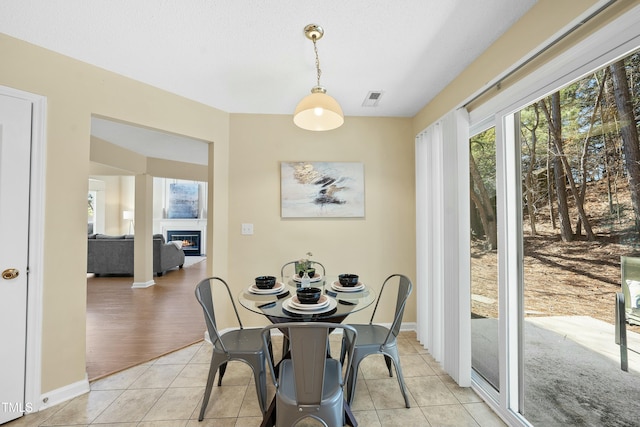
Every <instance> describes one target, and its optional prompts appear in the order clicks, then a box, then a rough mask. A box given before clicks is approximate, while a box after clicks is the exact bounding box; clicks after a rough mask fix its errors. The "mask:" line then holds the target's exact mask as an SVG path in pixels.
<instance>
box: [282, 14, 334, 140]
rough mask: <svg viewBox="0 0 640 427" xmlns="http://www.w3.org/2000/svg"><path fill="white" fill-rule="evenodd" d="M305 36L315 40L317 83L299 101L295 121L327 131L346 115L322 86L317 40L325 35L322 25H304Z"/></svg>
mask: <svg viewBox="0 0 640 427" xmlns="http://www.w3.org/2000/svg"><path fill="white" fill-rule="evenodd" d="M304 34H305V36H306V37H307V38H308V39H309V40H311V41H312V42H313V50H314V52H315V54H316V73H317V85H316V86H314V87H313V88H311V95H307V96H305V97H304V98H302V100H301V101H300V102H299V103H298V106H297V107H296V111H295V113H294V114H293V123H295V124H296V126H298V127H300V128H302V129H306V130H312V131H325V130H332V129H336V128H338V127H340V126H342V124H343V123H344V115H343V114H342V108H340V104H338V101H336V100H335V99H334V98H333V97H331V96H329V95H327V90H326V89H325V88H324V87H322V86H320V75H321V74H322V72H321V71H320V60H319V59H318V48H317V46H316V41H318V40H320V39H321V38H322V36H323V35H324V30H323V29H322V27H320V26H319V25H316V24H309V25H307V26H306V27H304Z"/></svg>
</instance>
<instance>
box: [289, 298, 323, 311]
mask: <svg viewBox="0 0 640 427" xmlns="http://www.w3.org/2000/svg"><path fill="white" fill-rule="evenodd" d="M290 305H291V307H294V308H297V309H298V310H305V311H309V310H317V309H319V308H324V307H326V306H328V305H329V297H328V296H326V295H321V296H320V299H319V300H318V302H317V303H315V304H303V303H301V302H300V300H299V299H298V297H297V296H296V295H294V296H292V297H291V300H290Z"/></svg>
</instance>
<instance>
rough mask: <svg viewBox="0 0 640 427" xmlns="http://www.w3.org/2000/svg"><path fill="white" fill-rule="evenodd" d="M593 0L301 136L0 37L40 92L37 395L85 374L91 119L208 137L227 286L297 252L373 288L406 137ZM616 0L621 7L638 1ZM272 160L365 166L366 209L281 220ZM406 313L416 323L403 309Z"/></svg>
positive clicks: (401, 177) (221, 271) (408, 190)
mask: <svg viewBox="0 0 640 427" xmlns="http://www.w3.org/2000/svg"><path fill="white" fill-rule="evenodd" d="M593 3H595V0H572V1H569V0H560V1H558V0H540V1H539V2H538V4H536V6H534V7H533V9H532V10H531V12H529V13H528V14H527V15H526V16H525V17H524V18H523V19H522V20H521V21H520V22H519V23H517V24H516V25H515V26H514V27H513V28H512V29H511V30H510V31H509V32H508V33H507V34H506V35H505V36H504V37H502V38H501V39H500V40H498V41H497V42H496V44H495V45H493V46H492V47H491V48H490V49H488V51H487V52H486V53H485V54H484V55H482V56H481V57H480V58H479V59H478V60H477V61H475V62H474V63H473V64H472V65H471V66H470V67H469V69H468V70H466V71H465V72H463V73H462V74H461V75H460V76H459V77H458V78H456V79H455V80H454V81H453V83H452V84H451V85H449V87H447V88H446V89H445V90H444V91H443V92H442V93H441V94H440V95H439V96H438V97H437V98H436V99H435V100H434V101H433V102H431V103H430V104H429V105H427V106H425V108H424V109H423V110H422V111H420V113H419V114H418V115H417V116H416V117H415V118H414V119H413V120H411V119H379V118H353V117H348V118H347V120H346V122H345V125H344V126H343V127H342V128H340V129H338V130H336V131H331V132H327V133H310V132H304V131H301V130H299V129H297V128H295V127H294V126H293V125H292V124H291V118H290V117H288V116H286V117H284V116H259V115H232V116H231V117H230V116H229V114H227V113H224V112H222V111H219V110H216V109H213V108H210V107H206V106H203V105H201V104H198V103H196V102H193V101H189V100H186V99H184V98H181V97H178V96H175V95H172V94H169V93H166V92H163V91H160V90H158V89H155V88H153V87H150V86H147V85H144V84H140V83H137V82H135V81H132V80H130V79H126V78H124V77H121V76H117V75H115V74H113V73H109V72H106V71H104V70H101V69H98V68H96V67H92V66H89V65H87V64H84V63H81V62H78V61H75V60H71V59H69V58H66V57H64V56H62V55H58V54H55V53H52V52H49V51H46V50H44V49H41V48H38V47H35V46H32V45H29V44H27V43H24V42H22V41H18V40H15V39H13V38H10V37H8V36H6V35H1V34H0V56H1V57H2V67H0V85H5V86H9V87H13V88H16V89H20V90H24V91H27V92H32V93H36V94H41V95H44V96H46V97H47V101H48V111H47V133H46V137H47V157H46V183H47V187H46V205H45V212H46V218H45V227H46V231H45V235H44V236H42V238H43V240H44V256H45V259H44V265H43V266H42V268H43V273H44V274H43V276H44V278H45V279H44V283H43V284H42V286H43V292H44V295H43V298H44V300H43V303H44V309H43V338H42V352H43V353H42V359H43V362H42V392H47V391H51V390H55V389H57V388H60V387H63V386H66V385H69V384H72V383H74V382H76V381H80V380H82V379H83V378H84V376H85V311H86V306H85V300H86V295H85V286H86V277H85V267H86V226H85V223H86V194H87V179H88V176H89V145H90V144H89V133H90V119H91V115H92V114H96V115H100V116H104V117H107V118H111V119H116V120H122V121H125V122H130V123H134V124H140V125H143V126H147V127H150V128H154V129H160V130H166V131H169V132H172V133H176V134H181V135H185V136H188V137H192V138H197V139H201V140H204V141H210V142H214V143H215V144H214V145H213V148H212V149H211V150H210V152H209V163H210V165H211V166H212V167H211V168H210V169H209V179H210V182H212V183H213V185H210V186H209V192H210V194H209V206H208V211H209V219H210V227H209V230H210V234H209V236H207V237H208V238H207V241H208V242H209V245H212V247H208V248H207V253H208V254H209V257H210V260H212V261H213V263H212V265H213V267H212V271H210V273H213V274H216V275H220V276H223V277H228V278H229V279H230V281H231V283H232V284H233V286H234V291H236V292H237V291H239V289H240V288H241V287H242V286H246V285H247V284H248V283H250V281H251V280H252V278H253V277H254V276H256V275H258V274H265V273H269V274H277V272H278V268H279V265H280V264H282V263H284V262H286V261H288V260H292V259H295V258H298V257H300V256H302V255H303V254H304V253H305V252H307V251H312V252H313V253H314V255H315V256H314V258H316V259H318V260H321V261H322V262H324V263H325V264H326V266H327V267H328V268H329V272H330V273H333V274H337V273H339V272H343V271H347V270H348V271H355V272H358V273H361V274H362V275H363V280H365V281H367V282H369V283H371V284H378V283H380V281H381V280H382V279H383V278H384V277H385V276H386V275H387V274H390V273H393V272H399V271H400V272H406V273H408V274H409V275H410V276H412V277H413V276H414V272H415V260H414V247H415V242H414V236H415V232H414V228H415V226H414V212H415V210H414V190H413V173H414V170H413V169H414V159H413V136H414V134H415V133H417V132H419V131H421V130H422V129H424V128H425V127H427V126H428V125H429V124H431V123H432V122H434V121H435V120H437V119H438V118H440V117H441V116H442V115H444V114H445V113H446V112H447V111H449V110H450V109H451V108H453V107H455V106H457V105H459V104H460V103H461V102H462V101H464V100H465V99H468V98H469V97H470V96H472V95H473V94H474V93H476V92H477V91H479V90H481V89H482V88H483V87H484V85H486V84H487V82H490V81H491V80H492V79H494V78H495V77H496V75H498V74H500V73H501V71H502V70H504V69H507V68H508V67H510V65H511V64H512V63H513V62H514V61H515V60H517V59H518V58H520V57H521V56H522V55H525V54H526V53H527V52H529V51H531V50H532V49H534V48H535V47H536V46H538V45H539V43H540V42H541V41H543V40H545V39H546V38H547V37H549V36H550V35H552V34H554V33H556V32H557V31H558V30H559V29H560V28H561V27H563V26H564V25H566V24H567V23H569V22H570V21H571V20H572V19H573V18H574V17H575V16H577V15H578V14H579V13H580V12H581V11H582V10H584V9H585V8H587V7H588V6H591V5H592V4H593ZM618 3H619V4H621V5H623V6H624V5H626V7H628V6H629V5H630V4H632V3H636V2H631V1H628V0H621V1H620V2H618ZM425 84H428V82H426V83H425ZM230 123H231V124H230ZM283 160H284V161H286V160H290V161H291V160H335V161H359V162H363V163H364V166H365V181H366V182H365V192H366V218H365V219H349V220H345V219H325V220H319V219H313V220H291V219H287V220H283V219H281V218H280V212H279V200H280V199H279V164H278V162H280V161H283ZM211 220H213V226H211ZM243 222H250V223H253V224H254V226H255V234H254V235H253V236H241V235H240V224H241V223H243ZM60 242H64V247H65V250H64V251H60ZM71 248H78V250H77V253H74V254H72V253H70V251H71V250H72V249H71ZM418 285H419V284H418ZM244 317H245V315H244V313H243V318H244ZM364 317H365V315H364V314H362V315H358V316H357V317H355V316H354V319H353V320H358V321H359V320H364ZM247 319H248V322H247V323H249V324H259V323H260V322H261V321H262V319H260V318H258V317H257V316H253V317H251V316H247ZM350 320H351V319H350ZM405 320H407V321H414V320H415V305H414V304H411V305H410V307H409V308H408V310H407V315H406V318H405Z"/></svg>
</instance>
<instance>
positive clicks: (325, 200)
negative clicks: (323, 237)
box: [280, 161, 365, 218]
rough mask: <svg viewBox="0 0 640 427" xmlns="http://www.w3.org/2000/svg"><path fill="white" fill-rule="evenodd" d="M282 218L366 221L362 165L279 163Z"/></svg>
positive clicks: (303, 162) (357, 163)
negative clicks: (355, 219)
mask: <svg viewBox="0 0 640 427" xmlns="http://www.w3.org/2000/svg"><path fill="white" fill-rule="evenodd" d="M280 200H281V213H280V214H281V217H282V218H363V217H364V215H365V204H364V202H365V192H364V165H363V163H361V162H314V161H297V162H295V161H294V162H287V161H283V162H280Z"/></svg>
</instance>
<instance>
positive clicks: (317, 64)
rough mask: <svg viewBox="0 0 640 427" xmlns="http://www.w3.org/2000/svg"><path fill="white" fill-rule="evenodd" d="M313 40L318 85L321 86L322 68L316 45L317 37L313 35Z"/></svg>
mask: <svg viewBox="0 0 640 427" xmlns="http://www.w3.org/2000/svg"><path fill="white" fill-rule="evenodd" d="M311 40H312V41H313V51H314V52H315V54H316V71H317V80H318V86H320V75H321V74H322V71H321V70H320V59H319V58H318V46H317V45H316V37H315V36H313V37H312V38H311Z"/></svg>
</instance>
